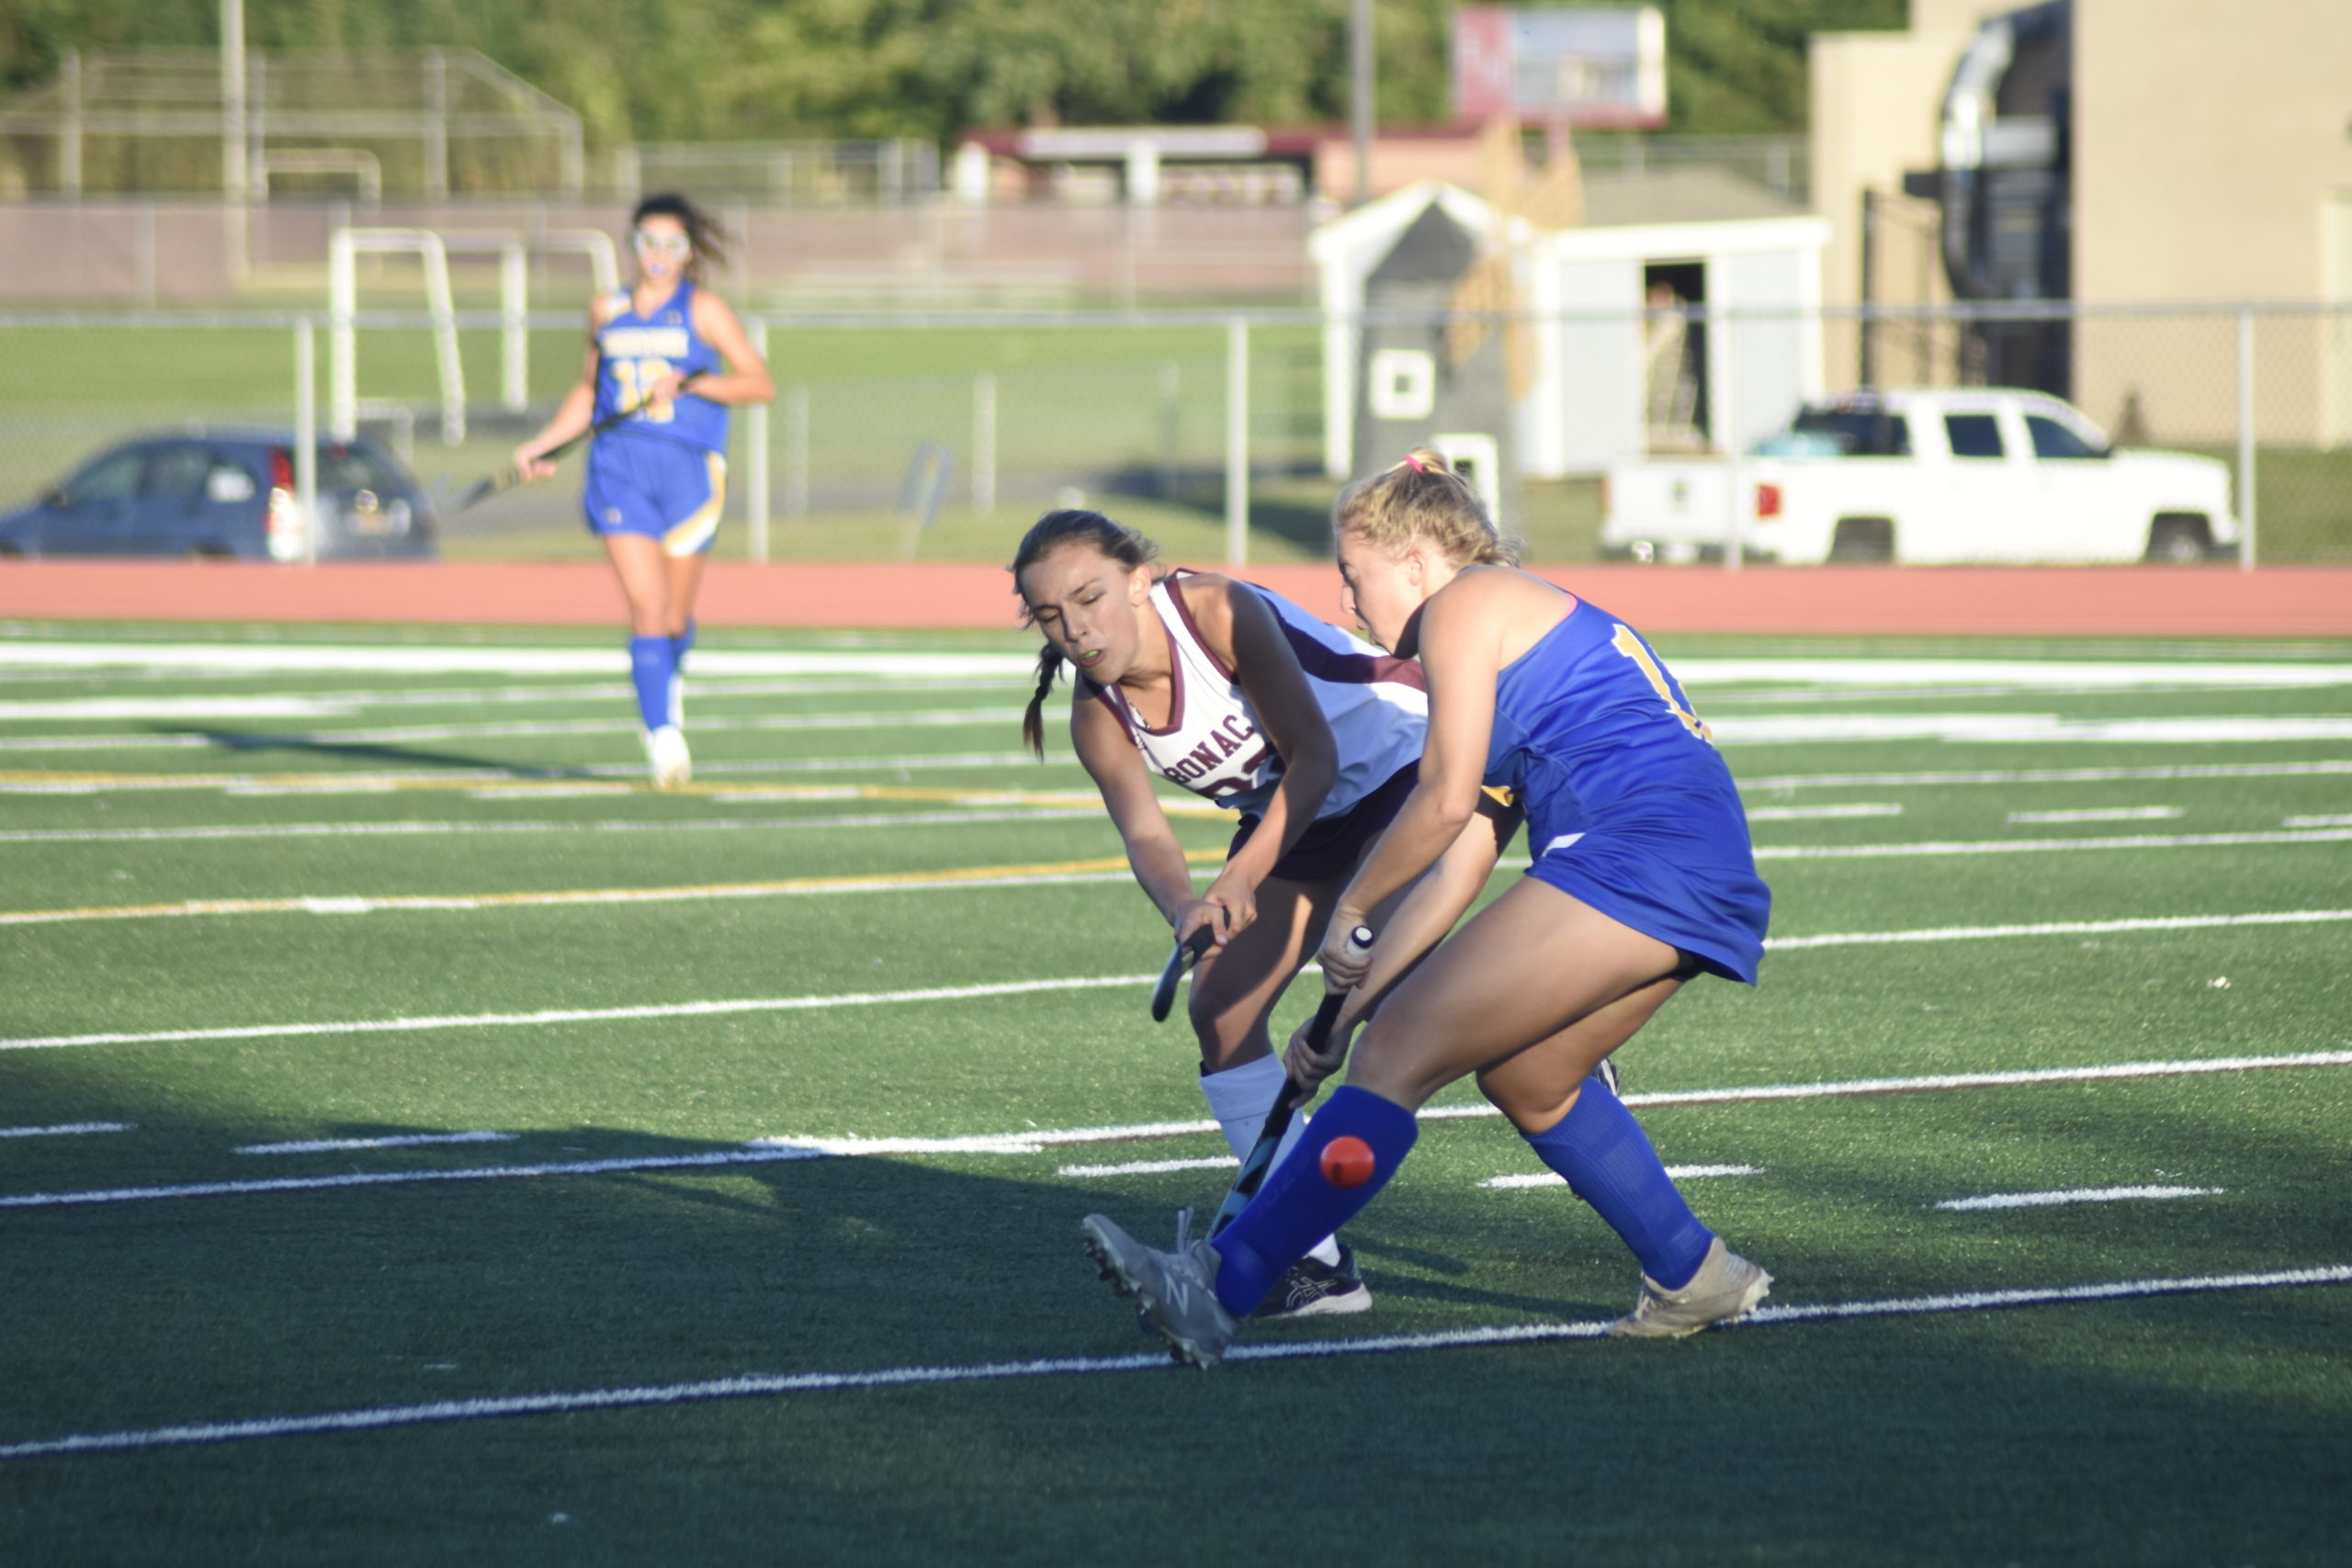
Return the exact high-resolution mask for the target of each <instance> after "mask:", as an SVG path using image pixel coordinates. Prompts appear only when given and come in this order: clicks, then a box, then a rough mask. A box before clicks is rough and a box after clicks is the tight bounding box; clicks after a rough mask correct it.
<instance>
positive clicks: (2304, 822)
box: [2278, 816, 2352, 828]
mask: <svg viewBox="0 0 2352 1568" xmlns="http://www.w3.org/2000/svg"><path fill="white" fill-rule="evenodd" d="M2278 826H2280V827H2281V828H2352V816H2344V817H2290V818H2286V819H2285V820H2284V821H2282V822H2280V823H2279V824H2278Z"/></svg>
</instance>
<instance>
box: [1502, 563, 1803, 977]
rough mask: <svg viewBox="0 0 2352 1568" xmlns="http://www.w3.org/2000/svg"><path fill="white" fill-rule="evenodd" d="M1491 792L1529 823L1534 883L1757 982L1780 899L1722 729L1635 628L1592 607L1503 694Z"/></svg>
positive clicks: (1515, 671) (1522, 668)
mask: <svg viewBox="0 0 2352 1568" xmlns="http://www.w3.org/2000/svg"><path fill="white" fill-rule="evenodd" d="M1486 782H1487V784H1499V785H1503V786H1506V787H1508V788H1510V789H1511V790H1512V791H1514V792H1515V793H1516V794H1517V795H1518V798H1519V803H1520V806H1521V808H1522V809H1523V810H1524V811H1525V812H1526V814H1527V847H1528V852H1529V853H1530V854H1531V855H1532V856H1533V857H1534V861H1533V863H1532V865H1530V866H1529V867H1528V874H1529V875H1531V876H1534V877H1537V878H1539V879H1541V880H1543V881H1544V882H1548V883H1550V884H1551V885H1553V886H1555V887H1558V888H1559V889H1560V890H1561V891H1563V892H1565V893H1567V894H1569V895H1570V896H1571V897H1576V898H1578V899H1581V900H1582V901H1583V902H1585V903H1587V904H1589V905H1591V906H1592V907H1593V908H1597V909H1599V910H1600V912H1601V913H1603V914H1605V915H1608V916H1609V917H1611V919H1616V920H1620V921H1623V923H1624V924H1626V925H1629V926H1631V927H1633V928H1634V930H1635V931H1641V932H1644V933H1645V934H1646V935H1649V936H1654V937H1656V938H1657V939H1658V940H1659V941H1660V942H1668V943H1671V944H1672V945H1674V946H1676V947H1679V948H1681V949H1683V950H1684V951H1686V952H1688V953H1692V954H1694V955H1695V956H1697V957H1698V958H1699V959H1700V960H1701V961H1702V964H1704V965H1705V966H1706V967H1707V968H1709V969H1711V970H1713V971H1715V972H1716V973H1718V974H1723V975H1727V976H1731V977H1733V978H1735V979H1739V980H1745V981H1747V983H1748V984H1750V985H1753V984H1754V983H1755V981H1756V967H1757V964H1758V961H1759V960H1760V959H1761V958H1762V957H1763V953H1764V927H1765V921H1766V918H1767V917H1768V915H1769V914H1770V910H1771V900H1772V896H1771V891H1770V889H1769V888H1767V887H1766V886H1764V884H1763V883H1762V881H1760V880H1759V879H1758V877H1757V875H1756V859H1755V856H1754V854H1753V853H1752V852H1750V850H1749V848H1748V842H1747V813H1746V811H1745V810H1743V809H1742V808H1741V806H1740V803H1739V791H1738V789H1737V788H1736V786H1735V785H1734V784H1732V778H1731V770H1730V769H1729V768H1727V767H1725V766H1724V761H1723V758H1722V757H1720V756H1718V755H1717V754H1716V751H1715V748H1714V745H1713V741H1712V740H1711V739H1709V737H1708V733H1707V727H1706V726H1705V725H1704V724H1702V723H1701V722H1700V721H1699V718H1698V716H1697V715H1695V714H1694V713H1693V712H1692V711H1691V703H1690V699H1689V698H1687V697H1685V696H1684V695H1683V694H1682V688H1681V686H1680V685H1679V684H1678V683H1676V682H1675V679H1674V677H1673V676H1672V675H1671V674H1670V673H1668V671H1667V668H1666V666H1665V664H1664V663H1663V662H1661V661H1660V660H1659V659H1658V657H1657V654H1656V653H1655V652H1653V651H1652V650H1651V649H1650V646H1649V644H1647V643H1645V642H1644V641H1643V640H1642V638H1641V637H1640V636H1639V635H1637V634H1636V633H1635V632H1634V629H1633V628H1632V627H1631V626H1626V625H1625V624H1624V623H1623V622H1622V621H1619V620H1617V619H1616V618H1615V617H1614V616H1612V615H1610V614H1609V612H1608V611H1606V610H1604V609H1601V608H1600V606H1599V605H1597V604H1590V603H1587V602H1582V601H1579V602H1578V603H1577V606H1576V608H1575V609H1573V610H1571V611H1570V612H1569V613H1568V615H1567V616H1566V619H1564V620H1562V621H1561V622H1560V624H1559V625H1558V626H1554V627H1553V628H1552V629H1551V630H1550V631H1548V632H1546V633H1545V634H1544V637H1543V638H1542V640H1541V641H1539V642H1537V643H1536V645H1535V646H1534V647H1533V648H1531V649H1528V650H1527V651H1526V652H1525V653H1523V654H1521V656H1520V657H1519V658H1518V659H1516V660H1512V661H1511V663H1510V665H1508V666H1507V667H1505V668H1504V670H1503V671H1502V672H1501V674H1500V676H1499V677H1498V680H1497V682H1496V685H1495V728H1494V736H1493V739H1492V740H1491V741H1490V742H1489V743H1488V746H1487V777H1486Z"/></svg>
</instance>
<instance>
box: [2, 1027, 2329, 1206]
mask: <svg viewBox="0 0 2352 1568" xmlns="http://www.w3.org/2000/svg"><path fill="white" fill-rule="evenodd" d="M2343 1066H2352V1051H2313V1052H2305V1053H2302V1054H2300V1055H2283V1056H2232V1057H2222V1058H2218V1059H2207V1060H2202V1061H2199V1060H2195V1059H2187V1060H2181V1061H2172V1062H2119V1063H2112V1064H2109V1065H2106V1066H2086V1067H2046V1068H2039V1069H2030V1070H2021V1071H2017V1072H2006V1073H1951V1074H1939V1075H1935V1076H1931V1077H1908V1078H1858V1079H1849V1080H1847V1081H1844V1082H1831V1083H1800V1084H1757V1085H1751V1086H1747V1087H1743V1088H1734V1089H1670V1090H1665V1091H1662V1092H1658V1093H1654V1094H1629V1095H1627V1096H1625V1103H1626V1104H1627V1105H1629V1106H1652V1105H1725V1104H1740V1103H1750V1102H1760V1101H1770V1100H1835V1099H1846V1098H1851V1097H1855V1096H1874V1095H1883V1094H1925V1093H1935V1092H1939V1091H1943V1090H1949V1089H2003V1088H2017V1087H2022V1086H2025V1085H2046V1084H2057V1083H2093V1082H2107V1081H2112V1080H2116V1079H2124V1078H2154V1077H2193V1076H2199V1075H2206V1074H2213V1073H2245V1072H2261V1071H2270V1070H2286V1069H2295V1068H2312V1067H2343ZM1497 1114H1498V1112H1497V1111H1496V1110H1495V1108H1494V1107H1493V1106H1491V1105H1449V1106H1438V1107H1425V1108H1423V1109H1422V1111H1420V1112H1419V1119H1420V1120H1421V1121H1424V1122H1467V1121H1476V1120H1482V1119H1485V1118H1488V1117H1492V1116H1495V1115H1497ZM1217 1130H1218V1128H1217V1124H1216V1122H1211V1121H1208V1120H1207V1119H1205V1118H1204V1119H1202V1120H1200V1121H1197V1122H1137V1123H1131V1124H1129V1125H1125V1126H1111V1127H1031V1128H1027V1129H1024V1130H1023V1131H1022V1132H1018V1133H975V1134H961V1135H956V1136H948V1137H933V1138H911V1137H893V1138H865V1137H856V1136H849V1137H839V1136H824V1137H796V1136H790V1135H781V1136H776V1137H769V1138H757V1139H753V1140H752V1141H751V1142H749V1143H746V1144H743V1145H740V1146H737V1147H733V1148H722V1149H709V1150H705V1151H703V1152H701V1153H698V1154H690V1155H638V1156H613V1157H611V1158H606V1159H584V1160H556V1161H547V1162H542V1163H538V1164H533V1165H497V1166H477V1167H472V1168H467V1169H461V1170H384V1171H358V1172H354V1171H345V1172H343V1173H340V1174H337V1175H332V1176H287V1177H275V1178H269V1179H252V1180H238V1181H195V1182H182V1183H176V1184H171V1185H155V1186H147V1187H115V1188H99V1189H91V1190H80V1191H67V1192H20V1193H12V1194H9V1195H7V1196H5V1197H0V1209H57V1208H74V1207H83V1206H86V1205H90V1204H100V1203H139V1202H154V1201H166V1200H175V1199H182V1198H222V1197H251V1196H257V1195H260V1194H264V1193H271V1192H318V1191H331V1190H339V1189H349V1188H366V1187H404V1186H413V1185H416V1184H418V1183H420V1182H440V1181H515V1180H528V1179H537V1178H542V1177H565V1176H605V1175H610V1174H612V1173H615V1172H617V1171H632V1172H634V1171H656V1170H711V1169H721V1168H728V1167H733V1166H745V1165H770V1164H775V1163H777V1162H779V1161H790V1160H804V1159H870V1158H891V1157H896V1156H932V1155H1008V1156H1019V1155H1036V1154H1042V1153H1044V1152H1045V1151H1046V1150H1047V1149H1050V1148H1059V1147H1063V1146H1065V1145H1072V1144H1100V1143H1134V1142H1141V1141H1143V1140H1146V1139H1151V1138H1179V1137H1196V1136H1199V1135H1202V1134H1211V1133H1215V1132H1216V1131H1217ZM1221 1163H1223V1162H1221V1161H1212V1164H1221ZM1204 1168H1206V1167H1204Z"/></svg>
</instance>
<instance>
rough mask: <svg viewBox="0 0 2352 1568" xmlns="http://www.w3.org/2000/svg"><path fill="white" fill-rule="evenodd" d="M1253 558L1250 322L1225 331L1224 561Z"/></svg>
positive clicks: (1231, 324) (1238, 320) (1242, 320)
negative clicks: (1251, 527)
mask: <svg viewBox="0 0 2352 1568" xmlns="http://www.w3.org/2000/svg"><path fill="white" fill-rule="evenodd" d="M1249 555H1250V321H1249V318H1248V317H1246V316H1236V317H1234V318H1233V319H1232V320H1231V321H1227V323H1226V327H1225V561H1226V564H1227V566H1240V565H1243V564H1244V563H1245V562H1246V561H1247V560H1248V559H1249Z"/></svg>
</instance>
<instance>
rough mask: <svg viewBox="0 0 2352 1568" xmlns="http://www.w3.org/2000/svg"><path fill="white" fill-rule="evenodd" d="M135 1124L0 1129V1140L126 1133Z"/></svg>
mask: <svg viewBox="0 0 2352 1568" xmlns="http://www.w3.org/2000/svg"><path fill="white" fill-rule="evenodd" d="M137 1125H138V1123H137V1122H59V1123H58V1124H57V1125H56V1126H54V1127H0V1138H79V1137H86V1136H88V1135H89V1134H93V1133H128V1132H130V1130H131V1129H132V1128H134V1127H136V1126H137Z"/></svg>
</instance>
